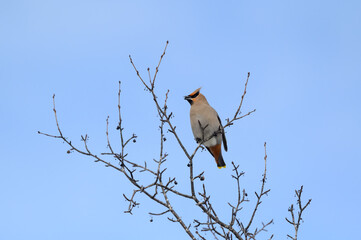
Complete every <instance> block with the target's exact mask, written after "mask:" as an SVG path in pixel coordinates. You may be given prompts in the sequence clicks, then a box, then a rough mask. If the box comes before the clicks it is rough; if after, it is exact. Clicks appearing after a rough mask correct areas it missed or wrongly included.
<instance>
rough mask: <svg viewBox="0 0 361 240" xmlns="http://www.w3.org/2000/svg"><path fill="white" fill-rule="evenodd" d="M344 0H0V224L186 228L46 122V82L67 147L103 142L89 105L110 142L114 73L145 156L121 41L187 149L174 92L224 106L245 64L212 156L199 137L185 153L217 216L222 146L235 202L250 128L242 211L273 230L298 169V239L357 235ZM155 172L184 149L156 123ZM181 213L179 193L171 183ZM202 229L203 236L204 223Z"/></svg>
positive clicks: (360, 54)
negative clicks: (132, 200)
mask: <svg viewBox="0 0 361 240" xmlns="http://www.w3.org/2000/svg"><path fill="white" fill-rule="evenodd" d="M360 12H361V2H360V1H334V0H331V1H330V0H329V1H309V0H306V1H223V2H222V3H219V2H216V1H172V2H170V1H110V0H109V1H93V0H90V1H67V0H63V1H40V0H39V1H16V0H15V1H1V2H0V36H1V37H0V81H1V87H0V98H1V99H0V113H1V118H0V123H1V124H0V129H1V136H2V137H1V138H0V146H1V147H0V149H1V167H0V189H1V198H0V239H12V240H18V239H37V240H39V239H69V240H72V239H88V240H91V239H109V240H112V239H187V235H186V234H185V232H184V230H183V229H182V228H181V227H180V226H179V225H178V224H175V223H171V222H169V221H168V220H166V218H165V217H164V216H163V217H156V218H154V221H153V222H150V216H149V214H148V212H149V211H154V212H157V211H158V212H159V211H162V208H161V207H160V206H157V205H156V204H155V203H153V202H152V201H150V200H148V199H147V198H145V197H143V196H139V197H138V198H137V200H138V201H139V202H140V203H141V205H140V206H139V208H136V209H134V215H127V214H124V213H123V211H125V210H126V209H127V202H125V201H124V198H123V196H122V194H123V193H125V194H127V195H128V196H129V195H130V194H131V193H132V189H133V188H132V187H131V185H130V184H129V183H128V182H127V181H126V180H125V178H124V177H123V176H122V175H121V174H120V173H119V172H116V171H115V170H112V169H110V168H105V167H103V166H102V165H101V164H99V163H94V162H93V161H92V160H90V159H88V158H86V157H85V156H81V155H78V154H75V153H72V154H66V151H67V150H68V147H67V146H66V145H65V144H62V142H61V141H59V140H56V139H50V138H47V137H44V136H40V135H38V134H37V131H38V130H41V131H44V132H47V133H53V134H56V125H55V122H54V116H53V112H52V95H53V94H54V93H55V94H56V101H57V110H58V115H59V121H60V124H61V127H62V129H63V133H64V134H65V135H66V136H68V137H69V139H71V140H72V141H73V143H74V144H76V145H77V146H80V147H81V144H82V142H80V135H81V134H86V133H87V134H88V135H90V142H89V145H90V148H91V149H92V150H93V151H94V152H95V153H100V152H104V151H106V137H105V126H106V124H105V120H106V117H107V116H108V115H109V116H110V130H111V134H110V137H111V140H112V142H113V145H116V143H118V141H119V139H118V133H117V131H116V130H115V127H116V125H117V88H118V81H119V80H121V81H122V90H123V92H122V96H121V102H122V111H123V112H122V113H123V117H124V127H125V134H127V135H128V136H130V135H131V134H132V133H133V132H134V133H136V134H137V135H138V136H139V137H138V139H137V143H135V144H131V145H130V146H129V149H128V152H129V158H131V159H132V160H134V161H138V162H140V163H142V162H143V161H144V160H148V161H151V160H152V159H153V158H155V157H157V156H158V139H159V137H158V134H159V131H158V130H157V126H158V124H159V123H158V120H157V114H156V110H155V107H154V106H153V103H152V100H151V96H150V95H149V94H148V93H147V92H145V91H144V90H143V87H142V85H141V83H140V82H139V80H138V79H137V76H136V74H135V73H134V70H133V69H132V66H131V65H130V63H129V59H128V55H129V54H131V55H132V56H133V59H134V61H135V63H136V65H137V66H138V69H139V70H140V71H141V73H142V74H143V75H144V76H146V69H147V67H151V69H152V70H153V72H154V68H155V66H156V64H157V63H158V59H159V56H160V54H161V53H162V51H163V48H164V46H165V42H166V41H167V40H169V41H170V44H169V47H168V51H167V54H166V56H165V58H164V61H163V63H162V65H161V69H160V72H159V75H158V81H157V83H158V89H157V93H158V94H159V95H160V96H161V98H162V99H163V95H164V93H165V92H166V90H167V89H169V90H170V97H169V107H170V109H171V111H173V112H174V115H175V117H174V119H173V120H174V123H175V124H176V125H177V129H178V133H179V134H180V137H181V138H182V140H183V141H184V143H185V146H186V147H187V149H189V150H192V149H193V148H194V147H195V146H196V144H195V142H194V140H193V136H192V133H191V129H190V123H189V104H188V103H187V102H186V101H184V100H183V96H184V95H187V94H189V93H190V92H192V91H193V90H194V89H196V88H198V87H200V86H202V87H203V88H202V93H203V94H204V95H205V96H206V97H207V98H208V101H209V102H210V104H211V105H212V106H213V107H214V108H215V109H216V110H217V111H218V113H219V115H220V117H221V118H222V119H223V120H224V119H225V118H228V117H231V116H232V114H234V112H235V110H236V108H237V105H238V103H239V101H240V97H241V94H242V91H243V86H244V83H245V80H246V76H247V72H251V78H250V80H249V87H248V92H247V95H246V98H245V101H244V105H243V106H244V108H243V110H242V111H243V112H244V113H246V112H247V111H249V110H253V109H254V108H256V109H257V111H256V112H255V113H254V114H252V115H251V116H249V117H247V118H245V119H242V120H240V121H239V122H237V123H236V124H235V125H234V126H232V127H231V128H228V129H227V138H228V143H229V150H228V152H226V153H224V154H223V155H224V159H225V161H226V163H227V164H228V167H227V168H226V169H225V170H218V169H217V168H216V166H215V163H214V160H213V159H212V158H211V156H210V155H209V154H208V153H207V152H201V153H200V154H199V155H198V156H197V159H196V163H195V170H196V171H197V172H200V171H203V170H204V171H205V177H206V181H205V183H206V184H207V186H208V189H209V190H208V191H209V193H210V194H211V196H212V200H213V202H214V205H215V207H216V208H217V209H218V211H219V212H220V215H221V216H222V217H225V218H227V217H229V214H230V209H229V207H228V204H227V202H228V201H231V202H232V201H233V202H234V201H235V200H236V192H235V190H236V185H235V183H234V181H233V180H232V178H231V176H230V175H231V172H232V171H231V167H230V162H231V161H234V162H236V163H237V164H239V165H240V168H241V169H242V170H243V171H245V172H246V174H245V176H244V177H243V178H242V187H244V188H246V189H247V191H248V193H249V196H250V199H251V203H250V204H246V205H245V206H244V208H245V210H244V212H243V213H242V215H241V217H242V220H247V219H248V218H249V215H250V212H249V209H250V208H252V207H253V206H254V204H255V202H254V195H253V192H254V191H256V190H258V189H259V187H260V179H261V175H262V171H263V153H264V150H263V143H264V141H267V143H268V182H267V186H268V187H269V188H271V192H270V194H269V196H268V197H267V198H266V199H264V201H263V203H262V205H261V207H260V209H259V212H258V215H257V218H256V219H255V224H260V223H261V221H264V222H266V221H267V220H270V219H272V218H273V219H274V222H275V224H273V225H271V226H270V227H269V232H268V233H263V234H262V235H260V238H261V239H267V237H269V235H270V234H271V233H274V234H275V239H286V234H292V233H293V228H292V226H291V225H289V224H288V223H286V222H285V220H284V218H285V217H286V216H288V212H287V209H288V207H289V205H290V204H291V203H293V202H295V198H294V189H296V188H299V187H300V186H301V185H304V200H305V201H306V200H307V199H308V198H312V203H311V205H310V207H309V208H308V209H307V210H306V212H305V214H304V223H303V224H302V225H301V228H300V235H299V239H330V240H331V239H357V236H359V229H358V228H359V223H360V214H361V211H360V207H359V202H360V201H361V194H360V191H359V186H360V183H361V176H360V167H361V156H360V152H361V151H360V149H361V124H360V123H361V110H360V103H361V98H360V90H361V46H360V43H361V14H360ZM167 138H168V141H167V142H166V146H165V147H166V151H167V152H168V153H169V160H168V161H167V163H166V164H167V168H168V174H169V175H168V176H176V177H177V179H178V182H179V184H178V186H177V188H178V189H180V190H182V191H189V190H188V189H189V185H188V180H187V176H188V168H187V166H186V164H187V160H186V158H185V157H184V156H183V155H182V152H181V151H180V149H179V147H178V146H177V144H176V143H175V141H174V139H173V138H172V136H171V135H167ZM171 200H172V202H173V203H174V207H175V208H176V209H177V210H179V212H180V214H181V215H182V217H183V219H184V220H185V221H186V222H188V223H191V222H192V220H193V218H194V217H193V216H194V214H196V216H199V215H200V212H199V211H198V210H197V209H196V208H195V207H194V204H193V203H192V202H188V201H179V200H178V199H177V198H176V197H172V198H171ZM207 237H209V238H211V236H210V235H208V236H207Z"/></svg>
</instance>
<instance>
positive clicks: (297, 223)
mask: <svg viewBox="0 0 361 240" xmlns="http://www.w3.org/2000/svg"><path fill="white" fill-rule="evenodd" d="M302 191H303V186H301V188H300V190H295V193H296V197H297V206H298V216H297V219H296V217H295V214H294V210H295V209H294V207H293V204H291V206H290V207H289V208H288V211H289V212H290V214H291V217H292V221H290V220H289V219H288V218H286V221H287V222H288V223H289V224H291V225H292V226H293V227H294V229H295V235H294V237H292V236H290V235H287V237H289V238H291V239H293V240H297V238H298V230H299V228H300V225H301V220H302V213H303V211H304V210H305V209H306V208H307V207H308V205H310V203H311V201H312V199H309V200H308V201H307V203H306V205H304V206H302V202H301V200H302V199H301V195H302Z"/></svg>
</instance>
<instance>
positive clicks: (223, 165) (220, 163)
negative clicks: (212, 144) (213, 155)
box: [216, 153, 226, 169]
mask: <svg viewBox="0 0 361 240" xmlns="http://www.w3.org/2000/svg"><path fill="white" fill-rule="evenodd" d="M216 162H217V167H218V168H219V169H221V168H226V163H225V162H224V160H223V157H222V153H219V157H218V160H217V159H216Z"/></svg>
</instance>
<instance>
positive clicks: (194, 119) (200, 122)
mask: <svg viewBox="0 0 361 240" xmlns="http://www.w3.org/2000/svg"><path fill="white" fill-rule="evenodd" d="M200 89H201V88H198V89H197V90H195V91H194V92H192V93H191V94H189V95H188V96H185V97H184V99H185V100H187V101H188V102H189V103H190V105H191V110H190V119H191V126H192V131H193V135H194V138H195V140H196V141H197V143H199V142H203V145H204V146H205V147H206V148H207V150H208V151H209V152H210V153H211V154H212V156H213V157H214V159H215V160H216V163H217V167H218V168H225V167H226V164H225V162H224V160H223V157H222V151H221V147H222V141H223V145H224V150H226V151H227V140H226V136H225V134H224V129H223V125H222V123H221V119H220V118H219V116H218V114H217V112H216V110H214V109H213V108H212V107H211V106H210V105H209V104H208V102H207V99H206V98H205V97H204V95H203V94H201V93H200V92H199V91H200Z"/></svg>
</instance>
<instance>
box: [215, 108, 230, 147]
mask: <svg viewBox="0 0 361 240" xmlns="http://www.w3.org/2000/svg"><path fill="white" fill-rule="evenodd" d="M217 118H218V121H219V126H220V128H221V131H222V140H223V147H224V150H226V152H227V150H228V146H227V139H226V134H225V133H224V128H223V125H222V121H221V119H220V118H219V116H218V114H217Z"/></svg>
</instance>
